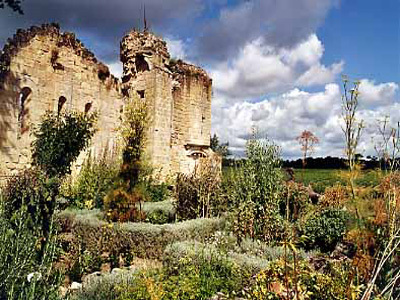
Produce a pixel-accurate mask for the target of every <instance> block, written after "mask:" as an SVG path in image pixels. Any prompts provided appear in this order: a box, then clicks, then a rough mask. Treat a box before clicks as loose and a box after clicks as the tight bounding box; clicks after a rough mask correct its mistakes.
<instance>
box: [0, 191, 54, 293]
mask: <svg viewBox="0 0 400 300" xmlns="http://www.w3.org/2000/svg"><path fill="white" fill-rule="evenodd" d="M2 204H3V202H2V199H1V197H0V206H1V207H0V265H1V268H0V299H9V300H14V299H18V300H37V299H39V300H48V299H58V287H59V286H60V283H61V280H60V279H61V276H60V274H58V273H57V272H55V271H54V270H53V269H52V265H53V261H54V260H55V258H56V255H57V246H58V245H57V237H56V235H55V234H54V230H53V227H52V226H50V232H49V235H48V237H47V242H46V244H45V248H44V249H41V248H40V247H38V245H40V239H41V238H42V237H41V236H39V237H38V234H37V232H36V230H35V228H32V222H31V220H32V219H35V218H34V217H32V212H29V211H28V208H27V206H22V207H21V208H19V209H17V210H15V211H14V212H13V215H12V217H11V218H9V217H6V216H5V215H4V214H3V212H4V211H3V206H2ZM39 218H40V217H39ZM50 218H51V216H50ZM49 222H51V220H49ZM42 250H43V251H42Z"/></svg>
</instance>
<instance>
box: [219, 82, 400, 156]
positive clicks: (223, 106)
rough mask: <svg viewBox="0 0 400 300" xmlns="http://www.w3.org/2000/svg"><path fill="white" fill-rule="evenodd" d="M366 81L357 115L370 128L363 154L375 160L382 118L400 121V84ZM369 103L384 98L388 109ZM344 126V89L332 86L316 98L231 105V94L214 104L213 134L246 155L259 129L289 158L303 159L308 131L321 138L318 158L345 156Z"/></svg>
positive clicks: (294, 94) (302, 94) (295, 92)
mask: <svg viewBox="0 0 400 300" xmlns="http://www.w3.org/2000/svg"><path fill="white" fill-rule="evenodd" d="M362 82H364V83H368V85H367V87H368V89H366V88H365V89H363V90H362V93H361V96H360V109H359V112H358V114H357V117H358V119H363V120H364V122H365V124H366V128H365V129H364V131H363V135H362V140H361V143H360V147H359V151H360V152H361V153H363V154H364V155H368V154H371V155H373V154H374V149H373V144H372V143H371V138H372V137H374V138H375V139H376V138H377V134H376V133H377V125H376V124H377V122H376V121H377V119H379V118H382V117H384V116H385V115H391V118H392V125H393V126H394V125H395V124H396V122H397V121H398V120H399V121H400V103H398V102H396V101H395V99H396V96H397V94H396V91H397V90H398V85H397V84H395V83H381V84H375V83H374V82H373V81H370V80H367V79H364V80H362ZM360 89H361V88H360ZM367 91H369V94H366V93H367ZM393 91H394V92H393ZM376 95H379V97H377V96H376ZM382 97H383V98H382ZM363 99H368V101H370V99H380V101H381V103H383V104H384V105H383V106H379V107H375V108H371V107H367V106H365V105H363V101H367V100H363ZM341 123H342V119H341V88H340V86H339V85H338V84H336V83H329V84H326V85H325V87H324V90H322V91H319V92H312V93H311V92H306V91H304V90H301V89H298V88H295V89H292V90H291V91H289V92H286V93H283V94H280V95H278V96H274V97H269V98H267V99H264V100H262V101H259V102H256V103H250V102H235V103H233V104H231V102H230V101H229V99H227V98H226V95H222V94H219V95H217V101H215V103H213V132H215V133H217V134H218V135H219V136H220V139H221V141H229V143H230V145H231V146H232V149H231V150H233V152H236V153H239V154H240V153H243V151H244V146H245V142H246V139H247V138H248V137H249V136H250V134H251V128H252V126H256V127H257V128H258V130H259V132H260V134H261V135H267V136H268V137H270V138H271V139H273V140H274V141H275V142H276V143H277V144H278V145H280V146H281V147H282V150H283V155H284V156H285V157H300V156H301V151H300V147H299V145H298V144H297V142H296V137H297V136H298V135H299V134H300V133H301V132H302V131H303V130H305V129H306V130H310V131H312V132H313V133H314V134H315V135H316V136H317V137H319V139H320V145H318V146H317V147H316V148H315V149H316V152H315V155H316V156H326V155H331V156H340V155H343V145H344V144H343V132H342V129H341Z"/></svg>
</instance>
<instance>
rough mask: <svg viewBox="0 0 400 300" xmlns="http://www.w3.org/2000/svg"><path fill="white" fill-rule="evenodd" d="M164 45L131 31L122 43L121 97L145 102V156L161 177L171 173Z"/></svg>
mask: <svg viewBox="0 0 400 300" xmlns="http://www.w3.org/2000/svg"><path fill="white" fill-rule="evenodd" d="M169 59H170V57H169V53H168V50H167V46H166V43H165V42H164V41H162V40H161V39H159V38H157V37H156V36H154V35H153V34H151V33H150V32H148V31H144V32H139V31H131V32H130V33H129V34H128V35H126V36H125V37H124V38H123V39H122V41H121V62H122V63H123V77H122V83H123V93H124V96H125V97H130V98H132V97H137V98H139V99H143V101H146V103H147V108H148V114H149V116H148V117H149V124H148V133H147V139H146V154H147V156H148V157H149V159H150V162H151V164H152V165H153V166H154V168H156V169H160V170H161V172H162V174H163V175H167V174H168V173H169V172H170V159H171V147H170V139H171V128H172V110H173V100H172V75H171V72H170V71H169V70H168V68H167V66H168V63H169Z"/></svg>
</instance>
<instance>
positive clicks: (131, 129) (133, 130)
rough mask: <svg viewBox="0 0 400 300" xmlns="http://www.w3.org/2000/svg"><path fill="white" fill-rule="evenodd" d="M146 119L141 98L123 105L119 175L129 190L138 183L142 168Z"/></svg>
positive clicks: (145, 108) (144, 104)
mask: <svg viewBox="0 0 400 300" xmlns="http://www.w3.org/2000/svg"><path fill="white" fill-rule="evenodd" d="M147 121H148V114H147V105H146V102H144V101H142V100H141V99H138V98H134V99H130V100H128V102H127V103H126V105H125V106H124V112H123V115H122V122H121V127H120V133H121V137H122V141H123V149H122V167H121V170H120V177H121V178H122V179H123V180H124V181H125V184H126V185H127V191H128V192H131V191H132V190H133V188H134V187H135V186H136V185H137V184H138V183H139V178H140V173H141V171H142V169H143V163H142V162H141V160H142V159H143V157H142V156H143V149H144V143H145V138H146V125H147Z"/></svg>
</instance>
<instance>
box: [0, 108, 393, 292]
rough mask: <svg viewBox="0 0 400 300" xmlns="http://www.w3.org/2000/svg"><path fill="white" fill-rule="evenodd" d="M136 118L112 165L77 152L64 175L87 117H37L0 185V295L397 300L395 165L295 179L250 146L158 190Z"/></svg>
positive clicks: (257, 143) (269, 146) (266, 151)
mask: <svg viewBox="0 0 400 300" xmlns="http://www.w3.org/2000/svg"><path fill="white" fill-rule="evenodd" d="M143 111H144V108H143V107H140V105H138V104H132V106H131V107H129V106H128V109H127V111H126V113H125V120H124V122H123V123H122V129H121V132H122V138H123V144H124V147H123V148H122V150H121V156H120V157H110V156H109V155H108V153H107V151H106V150H105V153H104V155H103V156H101V157H96V158H94V157H91V156H89V157H88V158H87V159H86V162H85V164H84V165H83V167H82V170H81V172H80V173H79V175H78V176H75V177H71V176H70V170H71V165H72V163H73V162H74V161H75V160H76V158H77V157H78V155H79V153H80V152H81V151H82V150H84V149H85V148H86V147H87V145H88V143H89V141H90V138H91V137H92V135H93V133H94V125H95V122H96V117H95V115H83V114H82V115H81V114H75V113H66V114H65V115H63V116H52V115H47V116H46V118H45V119H44V120H43V123H42V125H41V126H40V127H39V128H38V129H37V132H36V134H35V135H36V142H35V143H34V144H33V145H32V152H33V166H32V168H30V169H27V170H23V171H21V172H20V173H19V174H17V175H15V176H14V177H12V178H10V179H9V180H8V181H7V183H5V185H4V187H3V188H2V194H1V209H0V214H1V217H0V238H1V242H0V265H1V269H0V299H35V300H36V299H71V300H72V299H75V300H78V299H80V300H92V299H93V300H94V299H99V300H100V299H115V300H134V299H138V300H139V299H140V300H143V299H151V300H154V299H321V300H326V299H362V300H366V299H398V297H400V284H399V277H400V256H399V244H400V232H399V230H400V200H399V196H398V195H399V193H400V173H399V172H398V171H396V169H395V168H393V169H392V170H391V171H387V172H382V171H375V172H374V173H368V174H365V173H362V171H357V172H358V175H357V174H355V173H354V172H352V173H351V174H350V175H349V173H340V174H339V173H334V175H332V174H333V173H330V175H329V176H328V175H326V174H325V175H324V176H325V177H324V178H322V179H321V176H322V175H321V174H323V173H324V172H323V171H314V172H313V173H310V172H309V171H307V170H303V171H296V172H295V173H294V174H293V173H290V172H285V171H284V170H283V169H281V168H280V162H281V158H280V149H279V148H278V147H277V146H275V145H274V144H273V143H271V142H268V141H266V140H260V139H252V140H250V141H248V143H247V151H246V154H247V159H246V160H242V161H241V162H240V163H238V165H237V166H235V167H233V168H231V169H230V170H228V171H227V170H225V171H224V172H221V170H220V167H219V161H218V160H212V159H201V160H199V163H198V165H197V167H196V169H195V171H194V173H193V174H190V175H184V174H179V175H178V176H177V178H173V179H171V180H170V182H168V183H160V180H158V178H157V172H156V170H152V169H151V168H150V167H149V166H147V165H146V163H145V159H144V158H143V157H144V156H143V153H142V144H143V133H144V129H143V128H144V126H143V123H144V122H145V117H144V114H143ZM72 136H73V137H74V138H71V137H72ZM287 173H288V174H287ZM349 177H350V180H349ZM349 182H350V184H349Z"/></svg>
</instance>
